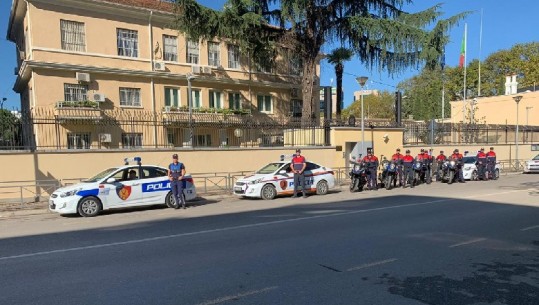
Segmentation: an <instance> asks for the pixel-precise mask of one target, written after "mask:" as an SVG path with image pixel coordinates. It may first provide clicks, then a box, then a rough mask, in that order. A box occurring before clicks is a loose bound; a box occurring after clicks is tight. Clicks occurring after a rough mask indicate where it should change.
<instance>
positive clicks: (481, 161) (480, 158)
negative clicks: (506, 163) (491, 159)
mask: <svg viewBox="0 0 539 305" xmlns="http://www.w3.org/2000/svg"><path fill="white" fill-rule="evenodd" d="M486 167H487V154H485V149H484V148H483V147H481V150H479V152H478V153H477V178H478V179H481V180H487V177H486Z"/></svg>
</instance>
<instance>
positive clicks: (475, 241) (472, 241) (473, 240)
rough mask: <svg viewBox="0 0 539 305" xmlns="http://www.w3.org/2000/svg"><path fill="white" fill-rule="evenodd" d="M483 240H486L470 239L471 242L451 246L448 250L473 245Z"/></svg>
mask: <svg viewBox="0 0 539 305" xmlns="http://www.w3.org/2000/svg"><path fill="white" fill-rule="evenodd" d="M484 240H487V239H486V238H476V239H472V240H468V241H465V242H461V243H458V244H454V245H451V246H449V248H455V247H460V246H465V245H469V244H473V243H478V242H480V241H484Z"/></svg>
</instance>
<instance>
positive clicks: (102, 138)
mask: <svg viewBox="0 0 539 305" xmlns="http://www.w3.org/2000/svg"><path fill="white" fill-rule="evenodd" d="M99 142H101V143H110V142H112V135H111V134H110V133H100V134H99Z"/></svg>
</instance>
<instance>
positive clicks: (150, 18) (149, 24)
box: [148, 11, 157, 148]
mask: <svg viewBox="0 0 539 305" xmlns="http://www.w3.org/2000/svg"><path fill="white" fill-rule="evenodd" d="M152 16H153V11H150V17H149V18H148V33H149V35H150V43H149V47H150V69H151V71H152V72H153V71H154V69H153V63H154V58H153V26H152ZM150 91H151V92H150V94H151V96H152V112H153V142H154V146H155V148H157V110H156V107H155V82H154V79H153V76H152V77H151V78H150Z"/></svg>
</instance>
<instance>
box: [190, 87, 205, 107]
mask: <svg viewBox="0 0 539 305" xmlns="http://www.w3.org/2000/svg"><path fill="white" fill-rule="evenodd" d="M191 102H192V103H193V108H200V107H202V101H201V98H200V90H198V89H191Z"/></svg>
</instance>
